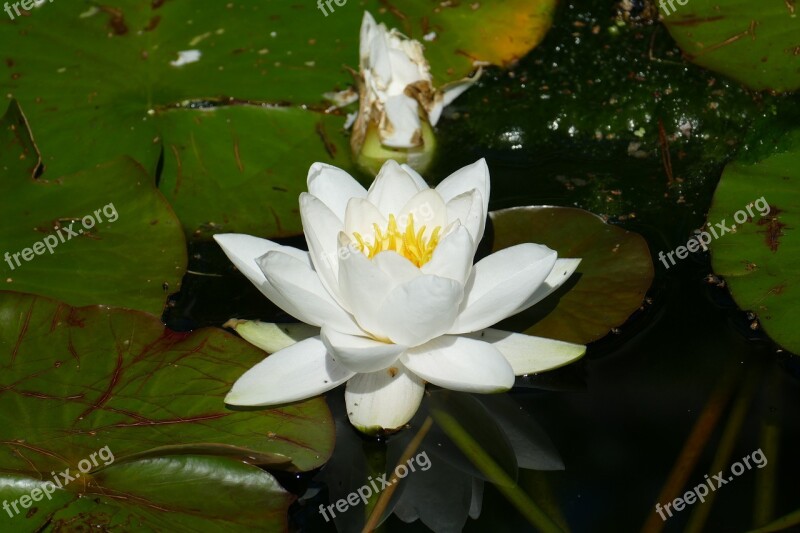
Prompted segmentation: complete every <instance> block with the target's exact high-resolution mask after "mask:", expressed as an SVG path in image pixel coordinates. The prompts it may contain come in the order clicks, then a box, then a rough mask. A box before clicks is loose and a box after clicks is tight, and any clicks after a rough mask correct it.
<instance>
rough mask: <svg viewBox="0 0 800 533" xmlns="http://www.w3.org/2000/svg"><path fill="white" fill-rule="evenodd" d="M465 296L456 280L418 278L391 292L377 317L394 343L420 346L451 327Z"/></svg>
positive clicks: (431, 277)
mask: <svg viewBox="0 0 800 533" xmlns="http://www.w3.org/2000/svg"><path fill="white" fill-rule="evenodd" d="M463 295H464V288H463V286H462V285H461V284H460V283H459V282H457V281H455V280H452V279H449V278H442V277H439V276H419V277H417V278H414V279H412V280H411V281H408V282H406V283H403V284H400V285H398V286H397V287H395V288H394V289H392V290H391V292H389V294H388V295H387V296H386V298H385V299H384V300H383V302H382V303H381V304H380V307H379V309H378V314H377V317H376V318H377V320H378V324H380V328H381V330H382V331H383V332H384V334H385V335H386V336H387V337H388V338H389V339H390V340H391V341H392V342H395V343H397V344H403V345H405V346H418V345H420V344H422V343H424V342H427V341H429V340H431V339H432V338H434V337H438V336H439V335H442V334H443V333H445V332H446V331H448V330H449V329H450V328H451V327H452V325H453V322H454V320H455V318H456V315H457V314H458V309H459V304H460V302H461V299H462V298H463Z"/></svg>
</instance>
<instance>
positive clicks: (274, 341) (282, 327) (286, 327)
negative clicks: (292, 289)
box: [223, 319, 319, 353]
mask: <svg viewBox="0 0 800 533" xmlns="http://www.w3.org/2000/svg"><path fill="white" fill-rule="evenodd" d="M223 327H226V328H233V329H234V330H236V333H238V334H239V336H240V337H242V338H243V339H244V340H246V341H247V342H249V343H250V344H252V345H254V346H257V347H258V348H261V349H262V350H264V351H265V352H267V353H275V352H277V351H279V350H283V349H284V348H288V347H289V346H291V345H293V344H296V343H298V342H300V341H302V340H305V339H308V338H311V337H316V336H318V335H319V328H318V327H314V326H309V325H308V324H303V323H302V322H297V323H296V324H273V323H272V322H261V321H258V320H237V319H231V320H228V321H227V322H226V323H225V324H224V325H223Z"/></svg>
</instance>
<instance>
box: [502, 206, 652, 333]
mask: <svg viewBox="0 0 800 533" xmlns="http://www.w3.org/2000/svg"><path fill="white" fill-rule="evenodd" d="M490 217H491V221H492V224H493V227H494V234H493V241H492V252H495V251H497V250H502V249H503V248H508V247H509V246H514V245H515V244H520V243H524V242H535V243H539V244H544V245H546V246H548V247H550V248H552V249H553V250H555V251H557V252H558V256H559V257H562V258H570V257H573V258H576V257H579V258H581V259H582V260H581V264H580V266H579V267H578V270H577V271H576V272H575V274H573V275H572V277H571V278H570V279H569V280H568V281H567V282H566V283H565V284H564V285H563V286H562V287H560V288H559V290H557V291H556V292H555V293H553V294H551V295H550V296H548V297H547V298H545V299H544V300H543V301H541V302H539V303H538V304H536V305H534V306H533V307H532V308H530V309H529V310H527V311H525V312H523V313H520V314H519V315H516V316H515V317H511V318H510V319H508V320H506V321H504V322H501V323H500V324H499V325H498V326H497V328H498V329H506V330H512V331H519V332H522V333H527V334H528V335H536V336H539V337H547V338H551V339H558V340H563V341H567V342H575V343H579V344H586V343H588V342H591V341H594V340H597V339H599V338H601V337H604V336H605V335H606V334H607V333H608V332H609V331H610V330H611V329H612V328H615V327H617V326H620V325H622V324H623V323H624V322H625V321H626V320H627V319H628V317H629V316H630V315H631V314H632V313H633V312H634V311H636V310H637V309H638V308H639V307H640V306H641V305H642V301H643V299H644V296H645V293H646V292H647V289H648V288H649V287H650V284H651V283H652V281H653V262H652V260H651V258H650V251H649V249H648V247H647V243H646V242H645V240H644V239H643V238H642V237H641V236H640V235H638V234H636V233H632V232H629V231H625V230H623V229H621V228H618V227H616V226H611V225H609V224H606V223H605V222H603V220H602V219H601V218H600V217H598V216H596V215H593V214H591V213H589V212H587V211H582V210H580V209H574V208H569V207H518V208H512V209H503V210H500V211H493V212H492V213H490Z"/></svg>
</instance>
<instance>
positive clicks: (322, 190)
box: [308, 163, 367, 222]
mask: <svg viewBox="0 0 800 533" xmlns="http://www.w3.org/2000/svg"><path fill="white" fill-rule="evenodd" d="M308 192H309V193H311V194H312V195H314V196H316V197H317V198H319V199H320V200H321V201H322V203H324V204H325V205H326V206H328V209H330V210H331V211H332V212H333V214H334V215H336V216H337V217H338V218H339V220H341V221H342V222H344V214H345V210H346V209H347V202H349V201H350V199H351V198H366V196H367V190H366V189H365V188H364V187H363V186H362V185H361V184H360V183H358V182H357V181H356V180H355V179H353V177H352V176H351V175H350V174H348V173H347V172H345V171H344V170H342V169H340V168H338V167H335V166H333V165H328V164H325V163H314V164H313V165H311V168H309V169H308Z"/></svg>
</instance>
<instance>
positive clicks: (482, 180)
mask: <svg viewBox="0 0 800 533" xmlns="http://www.w3.org/2000/svg"><path fill="white" fill-rule="evenodd" d="M472 189H478V192H479V193H481V199H482V200H483V216H484V217H486V214H487V213H488V211H489V193H490V186H489V167H488V166H487V165H486V160H485V159H481V160H479V161H476V162H475V163H473V164H471V165H468V166H466V167H464V168H462V169H460V170H457V171H455V172H453V173H452V174H450V176H448V177H447V178H445V179H444V180H443V181H442V182H441V183H440V184H439V185H437V186H436V190H437V191H439V194H441V195H442V199H443V200H444V201H445V202H449V201H450V200H452V199H453V198H455V197H456V196H459V195H461V194H464V193H465V192H469V191H471V190H472Z"/></svg>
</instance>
